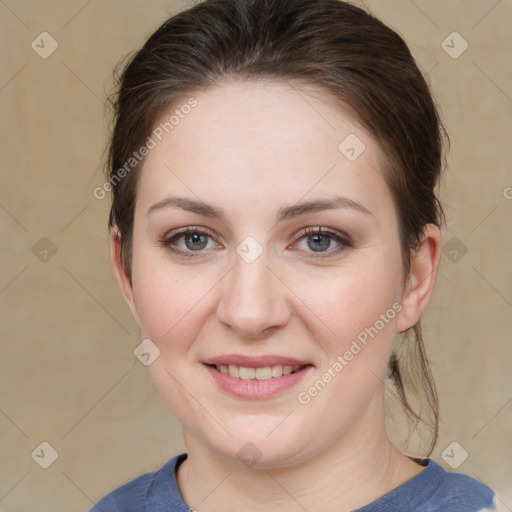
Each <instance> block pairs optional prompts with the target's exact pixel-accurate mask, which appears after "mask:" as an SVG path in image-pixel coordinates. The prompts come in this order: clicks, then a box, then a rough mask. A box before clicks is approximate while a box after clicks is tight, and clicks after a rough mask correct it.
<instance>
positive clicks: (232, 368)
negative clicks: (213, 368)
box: [229, 364, 240, 379]
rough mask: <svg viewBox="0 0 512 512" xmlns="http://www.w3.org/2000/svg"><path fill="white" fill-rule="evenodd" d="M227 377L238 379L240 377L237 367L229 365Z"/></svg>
mask: <svg viewBox="0 0 512 512" xmlns="http://www.w3.org/2000/svg"><path fill="white" fill-rule="evenodd" d="M229 375H230V376H231V377H235V378H236V379H238V377H239V376H240V368H239V367H238V366H235V365H234V364H230V365H229Z"/></svg>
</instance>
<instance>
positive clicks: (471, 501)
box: [420, 460, 499, 512]
mask: <svg viewBox="0 0 512 512" xmlns="http://www.w3.org/2000/svg"><path fill="white" fill-rule="evenodd" d="M428 466H431V468H432V470H431V480H432V483H433V484H434V485H433V486H432V494H431V497H430V500H429V504H431V509H432V510H438V509H439V510H450V511H453V512H456V511H461V512H470V511H471V512H473V511H474V512H484V511H491V510H499V509H498V508H497V500H496V496H495V494H494V491H493V490H492V489H490V488H489V487H487V486H486V485H485V484H483V483H482V482H479V481H478V480H476V479H475V478H472V477H470V476H468V475H464V474H462V473H451V472H448V471H445V470H444V469H443V468H442V467H441V466H440V465H439V464H437V463H436V462H434V461H433V460H428ZM420 475H421V473H420ZM436 506H437V507H438V508H435V507H436Z"/></svg>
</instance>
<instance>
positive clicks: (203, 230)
mask: <svg viewBox="0 0 512 512" xmlns="http://www.w3.org/2000/svg"><path fill="white" fill-rule="evenodd" d="M190 233H197V234H200V235H206V236H208V237H210V238H211V239H212V240H214V242H215V243H217V244H218V245H222V244H220V243H219V242H218V240H217V236H216V234H214V233H213V231H212V230H210V229H209V228H207V227H204V226H186V227H183V228H178V229H176V230H173V231H171V232H170V233H167V234H165V235H164V236H163V237H162V238H161V239H160V240H159V242H160V244H161V245H162V246H164V247H165V248H166V249H168V250H169V251H171V252H173V253H175V254H178V255H182V256H192V257H194V256H195V257H197V256H200V255H201V253H204V252H206V251H205V250H204V249H201V250H198V251H184V250H183V249H176V248H175V247H172V243H173V242H175V241H176V240H177V239H179V238H181V237H182V236H185V235H187V234H190ZM317 234H321V235H327V236H328V237H329V238H331V239H332V240H334V241H335V242H337V243H338V244H339V246H338V247H337V248H335V249H330V250H327V251H318V252H315V251H302V252H305V253H309V254H307V255H306V257H307V258H328V257H330V256H333V255H336V254H339V253H340V252H342V251H344V250H346V249H348V248H351V247H353V242H352V239H351V237H350V236H348V235H347V234H346V233H343V232H340V231H338V230H333V229H330V228H326V227H323V226H308V227H305V228H302V229H301V230H299V231H297V232H296V233H295V235H294V236H293V238H294V241H293V242H292V244H291V245H292V246H293V245H295V244H296V243H297V242H300V241H301V240H302V239H304V238H306V237H307V236H308V235H309V236H312V235H317ZM196 253H197V254H196Z"/></svg>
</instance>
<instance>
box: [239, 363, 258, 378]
mask: <svg viewBox="0 0 512 512" xmlns="http://www.w3.org/2000/svg"><path fill="white" fill-rule="evenodd" d="M239 377H240V378H241V379H244V380H248V379H254V377H256V370H255V369H254V368H244V367H243V366H240V370H239Z"/></svg>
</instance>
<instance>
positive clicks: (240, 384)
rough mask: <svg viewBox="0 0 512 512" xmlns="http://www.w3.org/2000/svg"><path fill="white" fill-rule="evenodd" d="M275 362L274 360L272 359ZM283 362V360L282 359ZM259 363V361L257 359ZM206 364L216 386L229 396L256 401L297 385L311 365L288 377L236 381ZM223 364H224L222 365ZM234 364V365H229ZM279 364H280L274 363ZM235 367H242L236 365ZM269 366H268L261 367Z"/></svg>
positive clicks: (311, 367)
mask: <svg viewBox="0 0 512 512" xmlns="http://www.w3.org/2000/svg"><path fill="white" fill-rule="evenodd" d="M250 359H251V361H250V362H254V359H253V358H250ZM274 360H275V359H274ZM282 360H284V358H282ZM287 360H288V361H294V360H293V359H287ZM258 361H261V359H258ZM208 364H221V363H208ZM208 364H204V367H205V368H206V370H207V371H208V372H209V373H210V375H211V376H212V377H213V380H214V381H215V382H216V383H217V385H218V386H219V387H220V388H221V389H222V390H223V391H225V392H227V393H229V394H230V395H233V396H236V397H239V398H245V399H251V400H258V399H263V398H270V397H273V396H275V395H278V394H279V393H282V392H284V391H286V390H288V389H290V388H292V387H293V386H295V385H297V384H298V383H299V382H300V381H301V380H302V379H303V378H304V377H305V376H306V374H308V373H309V372H310V371H311V370H312V369H313V365H311V364H307V363H306V364H307V365H306V366H304V367H303V368H301V369H299V370H297V371H296V372H295V373H290V374H288V375H283V376H282V377H275V378H274V377H273V378H271V379H267V380H258V379H248V380H244V379H238V378H236V377H231V376H230V375H229V374H225V373H221V372H219V371H218V370H216V369H215V367H213V366H208ZM222 364H224V363H222ZM231 364H235V363H231ZM276 364H281V363H276ZM237 366H243V364H242V365H237ZM263 366H270V365H263ZM255 367H258V366H247V368H255Z"/></svg>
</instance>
